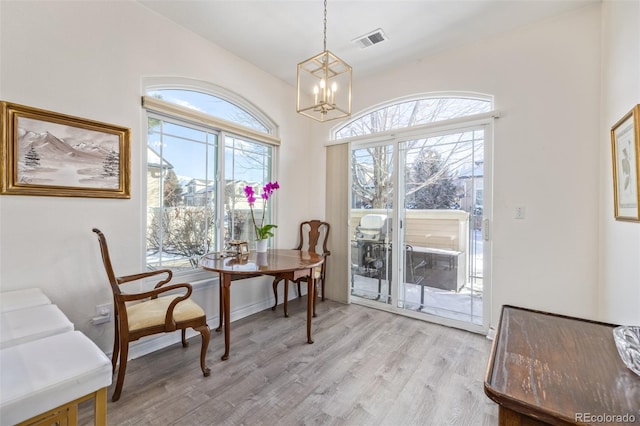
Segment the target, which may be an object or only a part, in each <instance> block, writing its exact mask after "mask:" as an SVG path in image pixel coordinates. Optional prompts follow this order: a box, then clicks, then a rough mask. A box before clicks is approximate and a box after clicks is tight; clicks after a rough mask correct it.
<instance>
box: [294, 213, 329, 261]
mask: <svg viewBox="0 0 640 426" xmlns="http://www.w3.org/2000/svg"><path fill="white" fill-rule="evenodd" d="M330 228H331V227H330V226H329V224H328V223H327V222H322V221H320V220H308V221H306V222H302V223H301V224H300V243H299V245H298V247H296V250H302V249H303V248H304V249H306V250H307V251H313V252H315V253H317V254H322V255H324V254H326V253H327V252H328V251H329V250H328V249H327V241H328V239H329V230H330Z"/></svg>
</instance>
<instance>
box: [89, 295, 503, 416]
mask: <svg viewBox="0 0 640 426" xmlns="http://www.w3.org/2000/svg"><path fill="white" fill-rule="evenodd" d="M317 312H318V317H317V318H315V319H314V323H313V338H314V341H315V343H314V344H312V345H309V344H307V343H306V298H303V299H298V300H296V301H293V302H292V303H290V305H289V315H290V317H289V318H284V317H283V315H282V306H281V305H280V306H278V310H277V311H276V312H272V311H271V310H266V311H263V312H260V313H258V314H255V315H252V316H250V317H247V318H244V319H242V320H239V321H235V322H233V323H231V354H230V358H229V360H227V361H221V360H220V356H221V355H222V353H223V352H224V340H223V336H222V335H221V334H218V333H216V332H215V331H213V330H212V339H211V343H210V345H209V355H208V365H209V367H210V368H211V375H210V376H209V377H203V376H202V372H201V370H200V367H199V362H198V359H199V350H200V348H199V346H200V339H199V338H193V339H191V340H190V345H189V347H188V348H186V349H183V348H182V346H181V345H180V344H177V345H174V346H171V347H169V348H165V349H163V350H161V351H158V352H155V353H153V354H150V355H147V356H144V357H142V358H138V359H135V360H133V361H130V362H129V366H128V368H127V376H126V379H125V383H124V388H123V392H122V397H121V399H120V401H118V402H115V403H112V402H111V394H112V392H113V385H112V386H111V388H110V389H109V403H108V408H107V414H108V424H109V425H136V426H138V425H181V426H182V425H269V426H271V425H302V424H305V425H358V426H360V425H393V426H402V425H438V426H439V425H496V424H497V412H498V409H497V406H496V405H495V404H494V403H493V402H491V401H490V400H489V399H488V398H487V397H486V396H485V395H484V391H483V380H484V374H485V370H486V365H487V360H488V357H489V352H490V349H491V342H490V341H489V340H487V339H486V338H485V337H484V336H481V335H477V334H473V333H469V332H466V331H461V330H456V329H452V328H448V327H443V326H439V325H434V324H429V323H426V322H423V321H419V320H414V319H410V318H405V317H401V316H397V315H393V314H390V313H387V312H383V311H378V310H375V309H370V308H366V307H363V306H358V305H343V304H340V303H335V302H331V301H325V302H318V306H317ZM216 326H217V324H215V325H213V327H212V328H215V327H216ZM114 379H115V378H114ZM114 381H115V380H114ZM91 411H92V409H91V406H90V405H83V406H81V407H80V423H81V424H83V425H84V424H91V416H92V412H91Z"/></svg>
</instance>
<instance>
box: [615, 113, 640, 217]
mask: <svg viewBox="0 0 640 426" xmlns="http://www.w3.org/2000/svg"><path fill="white" fill-rule="evenodd" d="M611 151H612V155H613V156H612V159H613V201H614V215H615V218H616V220H627V221H635V222H640V179H639V177H640V104H638V105H636V106H635V107H634V108H633V109H632V110H631V111H629V112H628V113H627V114H625V116H624V117H622V118H621V119H620V120H618V122H617V123H616V124H614V125H613V127H612V128H611Z"/></svg>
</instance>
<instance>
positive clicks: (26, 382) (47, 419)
mask: <svg viewBox="0 0 640 426" xmlns="http://www.w3.org/2000/svg"><path fill="white" fill-rule="evenodd" d="M0 320H1V321H2V322H1V323H0V333H1V334H0V348H2V349H0V370H1V371H2V374H0V424H1V425H15V424H19V425H28V424H34V423H38V424H40V423H39V422H41V423H42V424H68V425H76V424H77V417H78V404H79V403H80V402H82V401H85V400H88V399H91V398H93V399H94V423H95V424H96V425H106V419H107V387H108V386H109V385H110V384H111V377H112V366H111V361H110V360H109V358H107V356H106V355H105V354H104V352H102V351H101V350H100V348H98V347H97V346H96V345H95V344H94V343H93V342H92V341H91V340H90V339H89V338H87V337H86V336H85V335H84V334H83V333H81V332H79V331H73V324H72V323H71V322H70V321H69V320H68V319H67V317H66V316H65V315H64V314H63V313H62V311H60V309H59V308H58V307H57V306H56V305H52V304H51V303H50V301H49V299H48V298H47V297H46V296H45V295H44V293H42V292H41V291H40V290H38V289H27V290H19V291H12V292H5V293H0Z"/></svg>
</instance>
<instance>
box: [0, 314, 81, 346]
mask: <svg viewBox="0 0 640 426" xmlns="http://www.w3.org/2000/svg"><path fill="white" fill-rule="evenodd" d="M69 331H73V323H72V322H71V321H69V319H68V318H67V316H66V315H65V314H64V313H63V312H62V311H61V310H60V308H58V307H57V306H56V305H40V306H33V307H30V308H24V309H16V310H13V311H7V312H2V313H0V349H4V348H8V347H11V346H15V345H20V344H22V343H27V342H30V341H32V340H37V339H41V338H43V337H47V336H53V335H54V334H61V333H66V332H69Z"/></svg>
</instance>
